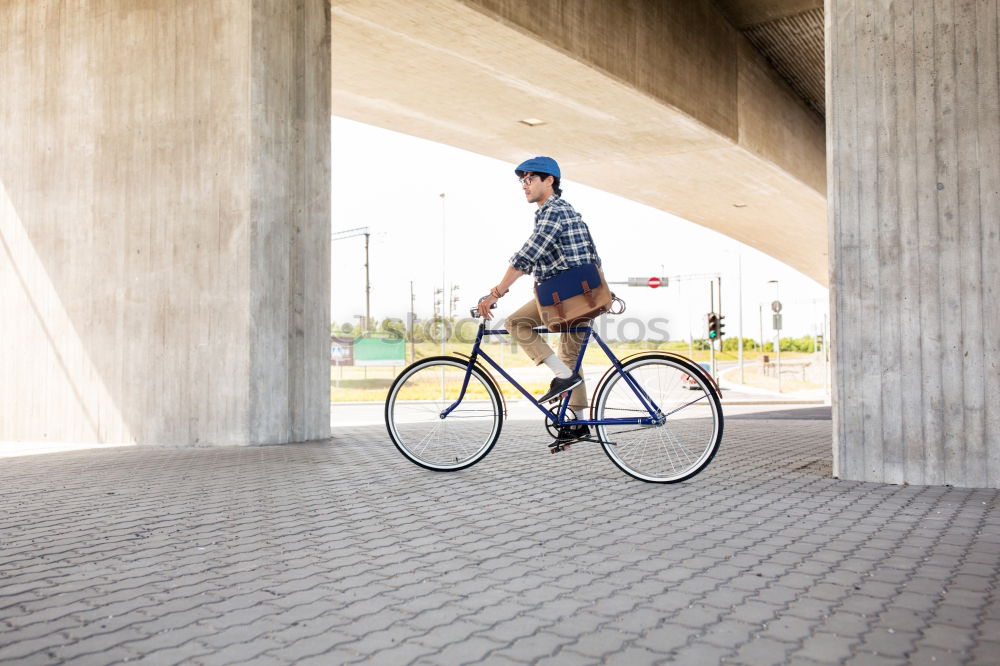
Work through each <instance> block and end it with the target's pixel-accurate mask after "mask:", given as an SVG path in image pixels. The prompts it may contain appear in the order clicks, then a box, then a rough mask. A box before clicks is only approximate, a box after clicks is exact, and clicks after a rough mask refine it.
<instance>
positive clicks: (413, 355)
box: [409, 280, 417, 363]
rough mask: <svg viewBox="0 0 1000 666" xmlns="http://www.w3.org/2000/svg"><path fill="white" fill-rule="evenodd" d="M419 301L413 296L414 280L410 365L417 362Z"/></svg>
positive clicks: (411, 310)
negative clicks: (416, 330) (416, 328)
mask: <svg viewBox="0 0 1000 666" xmlns="http://www.w3.org/2000/svg"><path fill="white" fill-rule="evenodd" d="M416 307H417V299H416V296H414V295H413V280H410V316H409V320H410V322H409V324H410V326H409V329H410V363H413V362H414V361H416V360H417V347H416V337H417V336H416V333H415V332H414V330H413V329H414V328H415V327H416V324H417V311H416Z"/></svg>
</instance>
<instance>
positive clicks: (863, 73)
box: [0, 0, 1000, 487]
mask: <svg viewBox="0 0 1000 666" xmlns="http://www.w3.org/2000/svg"><path fill="white" fill-rule="evenodd" d="M998 2H1000V0H981V1H980V2H978V3H960V4H958V5H955V6H952V5H948V6H947V7H944V6H940V7H935V6H932V5H929V4H928V3H924V2H920V1H919V0H902V1H899V2H895V3H891V4H890V5H886V4H885V3H875V2H849V1H848V0H827V3H826V7H825V12H823V11H821V10H820V8H819V7H818V6H817V3H815V2H810V1H807V0H749V1H744V2H739V1H738V0H719V1H718V2H709V1H707V0H706V1H703V2H683V1H681V0H632V1H629V2H625V1H622V2H601V1H599V0H577V1H572V0H555V1H553V2H549V3H537V2H534V3H533V2H527V1H526V0H464V1H459V0H428V1H427V2H424V3H419V4H418V3H406V2H402V1H401V0H370V1H361V0H334V2H333V3H332V5H331V4H330V3H329V2H328V1H327V0H305V1H303V2H300V3H297V4H295V5H292V6H290V5H289V4H288V3H283V2H278V1H277V0H273V1H265V2H255V3H249V2H246V3H231V2H222V1H221V0H218V1H209V2H204V1H200V2H196V1H195V0H177V1H176V2H173V3H158V2H121V1H116V0H106V1H104V2H94V3H88V4H78V3H71V2H53V3H35V2H31V1H30V0H12V1H11V2H7V3H5V4H4V5H3V7H2V8H0V80H2V81H4V84H5V89H6V91H7V93H6V94H5V95H4V96H3V98H2V101H0V121H2V126H3V127H4V132H3V134H2V136H0V154H2V155H3V160H2V162H0V241H2V247H0V296H2V300H0V313H2V315H3V321H4V322H5V324H4V326H3V327H0V350H3V355H2V358H0V368H2V376H3V378H4V381H3V382H2V385H0V440H15V441H93V442H135V443H141V444H147V443H148V444H177V445H204V444H214V443H218V444H227V443H268V442H270V443H274V442H288V441H301V440H307V439H315V438H321V437H323V436H324V435H325V434H326V433H327V429H328V418H329V414H328V409H329V407H328V401H327V392H328V382H329V377H328V365H327V358H326V357H327V353H328V350H327V335H328V323H329V322H328V320H329V316H328V312H327V308H328V306H327V305H325V303H328V294H329V274H328V266H329V260H330V254H329V253H330V245H329V242H328V238H329V232H330V219H329V217H330V213H329V188H330V183H329V164H330V146H329V118H330V114H331V112H334V113H339V114H342V115H345V116H348V117H353V118H357V119H360V120H364V121H365V122H371V123H374V124H380V125H383V126H387V127H392V128H393V129H397V130H401V131H405V132H410V133H414V134H419V135H421V136H425V137H427V138H431V139H435V140H438V141H443V142H446V143H450V144H453V145H458V146H461V147H464V148H467V149H471V150H475V151H477V152H480V153H483V154H487V155H492V156H494V157H499V158H502V159H508V160H510V161H515V160H518V159H520V158H521V157H523V156H524V155H527V154H533V153H538V152H550V153H555V154H557V155H558V156H559V157H560V160H561V161H562V162H563V164H564V169H565V171H566V172H567V174H568V176H569V177H570V178H571V179H573V180H578V181H580V182H584V183H587V184H591V185H594V186H596V187H600V188H602V189H606V190H611V191H614V192H616V193H619V194H623V195H625V196H628V197H630V198H633V199H636V200H639V201H642V202H644V203H648V204H651V205H654V206H657V207H659V208H663V209H664V210H668V211H670V212H673V213H676V214H679V215H682V216H684V217H686V218H688V219H691V220H693V221H695V222H698V223H700V224H703V225H705V226H708V227H711V228H714V229H717V230H719V231H721V232H723V233H726V234H728V235H730V236H732V237H734V238H737V239H739V240H741V241H743V242H746V243H748V244H750V245H753V246H755V247H757V248H759V249H761V250H763V251H765V252H768V253H769V254H771V255H772V256H775V257H776V258H778V259H781V260H782V261H785V262H786V263H788V264H790V265H792V266H793V267H795V268H798V269H799V270H801V271H802V272H803V273H805V274H806V275H809V276H811V277H813V278H814V279H816V280H817V281H819V282H821V283H823V284H828V285H829V286H830V288H831V299H832V312H833V324H834V325H833V331H834V345H835V346H834V349H835V357H834V358H835V389H834V400H835V410H834V411H835V426H834V427H835V459H836V463H837V472H838V473H839V475H840V476H842V477H845V478H854V479H866V480H872V481H887V482H894V483H901V482H910V483H933V484H943V483H950V484H956V485H970V486H991V487H998V486H1000V442H998V438H1000V409H998V407H997V406H996V400H995V399H990V398H992V397H993V396H996V395H997V394H998V388H1000V386H998V383H1000V373H998V372H997V362H998V361H997V359H998V354H997V352H998V349H997V338H996V336H995V335H992V336H991V335H989V334H988V332H990V331H994V330H996V328H997V324H998V323H1000V311H998V306H997V298H996V295H997V283H998V274H1000V272H998V265H997V262H998V257H1000V252H998V251H997V250H1000V247H998V237H997V227H996V219H997V218H998V216H997V207H998V191H1000V185H998V183H1000V159H997V158H998V157H1000V156H998V154H997V153H998V145H1000V141H998V137H1000V118H998V116H1000V111H998V109H1000V101H998V84H997V81H998V76H997V72H998V55H997V53H998V49H997V25H998V20H997V12H998ZM817 17H822V19H821V20H822V21H823V22H824V25H825V57H824V61H825V77H824V78H823V80H824V81H825V98H826V99H825V100H823V99H820V94H819V92H818V90H817V87H818V84H817V83H816V76H815V70H816V66H815V61H816V57H817V56H816V49H817V41H816V39H817V38H816V31H817V20H818V19H817ZM331 64H332V66H331ZM331 82H332V85H331ZM15 91H16V92H15ZM824 117H825V130H824ZM536 121H541V122H540V123H539V122H536ZM824 147H826V150H824ZM827 219H828V220H829V225H827V223H826V220H827ZM828 253H829V255H828Z"/></svg>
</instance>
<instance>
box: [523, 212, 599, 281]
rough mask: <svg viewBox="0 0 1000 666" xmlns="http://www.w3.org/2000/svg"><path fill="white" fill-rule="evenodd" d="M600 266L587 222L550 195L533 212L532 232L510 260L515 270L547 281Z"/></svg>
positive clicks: (537, 279)
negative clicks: (577, 269)
mask: <svg viewBox="0 0 1000 666" xmlns="http://www.w3.org/2000/svg"><path fill="white" fill-rule="evenodd" d="M592 263H597V264H600V263H601V259H600V257H598V256H597V248H596V247H594V241H593V240H592V239H591V237H590V230H589V229H587V223H586V222H584V221H583V218H582V217H580V214H579V213H577V212H576V211H575V210H574V209H573V207H572V206H571V205H569V204H568V203H567V202H566V201H564V200H563V199H561V198H560V197H559V196H558V195H556V194H553V195H552V196H551V197H549V198H548V199H547V200H546V201H545V203H544V204H542V205H541V206H540V207H539V208H538V210H537V211H535V230H534V232H532V234H531V236H530V237H529V238H528V240H527V241H526V242H525V244H524V247H522V248H521V249H520V250H518V251H517V252H515V253H514V256H513V257H511V258H510V265H511V266H513V267H514V268H516V269H518V270H521V271H524V272H525V273H531V274H532V275H533V276H534V278H535V281H536V282H541V281H543V280H548V279H549V278H550V277H552V276H554V275H556V274H557V273H561V272H562V271H564V270H566V269H567V268H572V267H573V266H582V265H583V264H592Z"/></svg>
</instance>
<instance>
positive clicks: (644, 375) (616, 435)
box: [594, 355, 722, 483]
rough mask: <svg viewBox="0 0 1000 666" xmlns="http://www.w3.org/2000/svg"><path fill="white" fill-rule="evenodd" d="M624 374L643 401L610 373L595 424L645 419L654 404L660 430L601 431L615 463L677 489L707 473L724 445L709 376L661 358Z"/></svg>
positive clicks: (639, 361) (640, 362) (634, 364)
mask: <svg viewBox="0 0 1000 666" xmlns="http://www.w3.org/2000/svg"><path fill="white" fill-rule="evenodd" d="M623 371H624V372H625V373H627V374H628V375H629V377H631V378H632V379H634V380H635V384H636V386H637V388H638V391H639V392H641V393H642V394H643V397H642V398H640V394H639V393H638V392H637V390H636V388H634V387H633V386H632V385H631V384H630V382H629V381H627V380H626V379H625V377H624V376H623V375H622V373H611V374H610V376H609V377H608V379H607V381H606V382H605V383H604V384H603V385H602V386H601V387H600V389H599V392H598V394H597V396H595V398H594V416H595V418H596V419H598V420H602V419H613V418H629V417H647V416H649V411H648V410H647V408H646V404H650V405H652V407H653V409H654V412H655V413H656V415H657V420H658V424H657V425H647V426H644V425H630V424H629V425H625V424H623V425H603V426H597V433H598V435H599V436H600V439H601V442H602V446H603V447H604V452H605V453H606V454H607V455H608V457H609V458H610V459H611V462H613V463H614V464H615V465H617V466H618V468H619V469H621V470H622V471H623V472H625V473H626V474H628V475H629V476H632V477H634V478H636V479H640V480H642V481H647V482H650V483H677V482H679V481H684V480H685V479H690V478H691V477H692V476H694V475H695V474H697V473H698V472H700V471H701V470H703V469H705V467H706V466H707V465H708V463H710V462H711V461H712V458H713V457H715V453H716V452H717V451H718V450H719V444H720V443H721V442H722V405H721V404H720V403H719V396H718V394H717V393H716V392H715V389H714V387H713V386H712V385H711V383H710V380H709V379H708V378H707V377H706V376H705V374H704V373H703V372H702V371H701V370H700V369H699V368H696V367H695V366H694V365H692V364H689V363H686V362H685V361H683V360H680V359H677V358H673V357H670V356H660V355H651V356H642V357H639V358H636V359H634V360H631V361H627V362H625V363H624V365H623ZM688 377H690V378H693V379H694V381H695V384H696V385H695V386H689V384H688V382H689V381H690V380H688V379H687V378H688ZM644 402H645V403H646V404H644Z"/></svg>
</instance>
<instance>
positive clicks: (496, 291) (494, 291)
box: [490, 287, 510, 299]
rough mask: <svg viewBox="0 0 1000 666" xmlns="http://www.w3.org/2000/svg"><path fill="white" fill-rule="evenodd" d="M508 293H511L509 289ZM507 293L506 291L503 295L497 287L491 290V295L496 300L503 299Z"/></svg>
mask: <svg viewBox="0 0 1000 666" xmlns="http://www.w3.org/2000/svg"><path fill="white" fill-rule="evenodd" d="M507 291H510V289H508V290H507ZM507 291H505V292H503V293H502V294H501V293H500V290H499V289H497V288H496V287H493V288H492V289H490V295H491V296H493V297H494V298H498V299H499V298H503V297H504V296H505V295H506V294H507Z"/></svg>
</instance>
